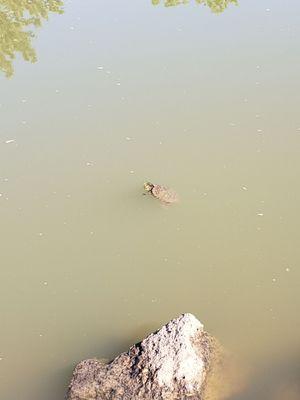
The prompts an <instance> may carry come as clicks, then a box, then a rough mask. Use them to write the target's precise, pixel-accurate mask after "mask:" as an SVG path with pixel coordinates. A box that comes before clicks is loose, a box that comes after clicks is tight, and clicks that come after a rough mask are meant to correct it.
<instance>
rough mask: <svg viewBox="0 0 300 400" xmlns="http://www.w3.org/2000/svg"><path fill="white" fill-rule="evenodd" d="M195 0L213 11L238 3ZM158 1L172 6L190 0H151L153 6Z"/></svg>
mask: <svg viewBox="0 0 300 400" xmlns="http://www.w3.org/2000/svg"><path fill="white" fill-rule="evenodd" d="M195 2H196V3H198V4H202V5H204V6H207V7H209V8H210V9H211V11H212V12H214V13H221V12H223V11H224V10H225V9H226V8H227V7H228V6H229V5H230V4H235V5H236V6H237V5H238V1H237V0H195ZM160 3H163V4H164V6H165V7H172V6H178V5H180V4H188V3H190V0H152V4H153V5H154V6H156V5H158V4H160Z"/></svg>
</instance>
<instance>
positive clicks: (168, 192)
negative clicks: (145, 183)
mask: <svg viewBox="0 0 300 400" xmlns="http://www.w3.org/2000/svg"><path fill="white" fill-rule="evenodd" d="M151 193H152V195H153V196H154V197H156V198H157V199H159V200H160V201H161V202H162V203H165V204H171V203H176V202H177V201H178V196H177V194H176V193H175V192H174V190H172V189H169V188H167V187H165V186H161V185H153V188H152V190H151Z"/></svg>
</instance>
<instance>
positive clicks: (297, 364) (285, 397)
mask: <svg viewBox="0 0 300 400" xmlns="http://www.w3.org/2000/svg"><path fill="white" fill-rule="evenodd" d="M254 399H255V400H299V399H300V354H298V355H297V356H296V357H295V356H290V357H286V358H283V359H277V360H276V361H274V362H273V363H272V365H270V364H268V365H267V366H265V367H264V368H257V370H256V371H255V373H252V374H251V377H250V379H249V382H248V385H247V386H246V388H245V390H243V391H242V392H241V393H240V394H238V395H236V396H233V397H231V398H230V400H254Z"/></svg>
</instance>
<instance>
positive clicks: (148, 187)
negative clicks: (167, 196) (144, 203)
mask: <svg viewBox="0 0 300 400" xmlns="http://www.w3.org/2000/svg"><path fill="white" fill-rule="evenodd" d="M153 188H154V185H153V183H151V182H145V183H144V189H145V190H146V191H147V192H151V190H152V189H153Z"/></svg>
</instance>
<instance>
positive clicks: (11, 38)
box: [0, 0, 63, 76]
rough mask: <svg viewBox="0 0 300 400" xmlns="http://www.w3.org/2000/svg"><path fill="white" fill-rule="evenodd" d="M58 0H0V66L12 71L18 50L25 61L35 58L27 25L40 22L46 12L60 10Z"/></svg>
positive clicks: (8, 74)
mask: <svg viewBox="0 0 300 400" xmlns="http://www.w3.org/2000/svg"><path fill="white" fill-rule="evenodd" d="M62 5H63V2H62V0H0V69H1V70H2V71H4V73H5V74H6V76H11V75H12V74H13V66H12V61H13V59H14V58H15V55H16V53H20V54H21V55H22V56H23V58H24V59H25V60H26V61H31V62H34V61H35V60H36V55H35V51H34V49H33V47H32V45H31V39H32V37H33V33H32V32H30V31H28V30H26V28H27V27H29V26H35V27H37V26H41V23H42V20H43V19H47V18H48V14H49V12H56V13H62V8H61V7H62Z"/></svg>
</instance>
